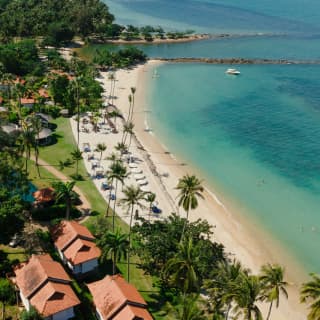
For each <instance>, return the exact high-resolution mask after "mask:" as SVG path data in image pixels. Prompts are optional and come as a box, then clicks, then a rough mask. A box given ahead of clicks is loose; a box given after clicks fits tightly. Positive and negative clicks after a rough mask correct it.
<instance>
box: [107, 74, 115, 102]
mask: <svg viewBox="0 0 320 320" xmlns="http://www.w3.org/2000/svg"><path fill="white" fill-rule="evenodd" d="M108 79H109V80H110V94H109V101H108V103H109V104H110V100H111V104H112V105H113V99H114V90H115V87H116V81H117V80H116V74H115V72H112V73H110V74H109V76H108Z"/></svg>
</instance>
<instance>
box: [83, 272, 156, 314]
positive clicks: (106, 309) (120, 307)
mask: <svg viewBox="0 0 320 320" xmlns="http://www.w3.org/2000/svg"><path fill="white" fill-rule="evenodd" d="M88 288H89V290H90V292H91V293H92V296H93V301H94V303H95V305H96V307H97V309H98V310H99V312H100V313H101V315H102V316H103V318H104V319H105V320H109V319H116V318H115V316H117V319H118V320H120V319H121V320H129V319H134V316H136V317H139V316H140V317H141V314H143V316H144V317H143V318H142V319H145V320H149V319H152V316H151V315H150V314H149V312H148V311H147V310H146V307H147V303H146V302H145V300H144V299H143V298H142V296H141V295H140V293H139V292H138V290H137V289H136V288H135V287H134V286H133V285H131V284H129V283H128V282H126V281H125V280H124V279H123V277H122V276H121V275H115V276H106V277H105V278H103V279H102V280H100V281H96V282H93V283H90V284H88ZM127 306H129V307H130V308H129V309H126V310H124V309H125V308H126V307H127ZM132 306H134V307H135V308H132ZM138 309H139V311H137V310H138ZM140 309H143V310H145V311H141V310H140ZM122 312H123V313H122ZM121 313H122V315H123V317H122V316H121ZM131 313H132V314H134V316H133V317H132V318H127V317H126V316H127V315H128V314H131Z"/></svg>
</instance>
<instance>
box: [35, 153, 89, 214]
mask: <svg viewBox="0 0 320 320" xmlns="http://www.w3.org/2000/svg"><path fill="white" fill-rule="evenodd" d="M31 160H32V161H36V158H35V157H34V156H32V157H31ZM38 163H39V165H40V166H43V167H45V168H46V170H48V171H49V172H50V173H52V174H53V175H54V176H55V177H57V178H58V179H60V180H62V181H71V179H70V178H68V177H67V176H65V175H64V174H63V173H62V172H60V171H59V170H57V169H56V168H54V167H53V166H52V165H50V164H49V163H47V162H45V161H44V160H42V159H38ZM73 190H74V191H75V192H76V193H77V194H78V195H79V197H80V200H81V202H82V204H81V205H80V206H77V208H78V209H79V210H81V211H84V210H88V209H90V208H91V205H90V202H89V201H88V200H87V198H86V197H85V195H84V194H83V192H82V191H81V190H80V189H79V188H78V187H77V186H74V188H73Z"/></svg>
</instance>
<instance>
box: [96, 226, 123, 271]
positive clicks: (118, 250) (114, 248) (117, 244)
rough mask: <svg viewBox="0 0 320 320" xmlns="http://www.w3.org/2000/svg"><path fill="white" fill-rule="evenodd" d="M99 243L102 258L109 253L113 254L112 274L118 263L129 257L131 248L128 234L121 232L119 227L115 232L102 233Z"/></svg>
mask: <svg viewBox="0 0 320 320" xmlns="http://www.w3.org/2000/svg"><path fill="white" fill-rule="evenodd" d="M98 245H99V246H101V248H102V251H103V253H102V256H101V258H102V259H105V258H106V257H108V256H109V255H111V256H112V274H115V273H116V263H117V262H118V261H120V260H121V259H125V258H127V252H128V248H129V241H128V235H127V234H124V233H121V230H120V229H119V228H118V229H117V230H116V231H115V232H107V233H105V234H103V235H102V237H101V238H100V239H99V241H98Z"/></svg>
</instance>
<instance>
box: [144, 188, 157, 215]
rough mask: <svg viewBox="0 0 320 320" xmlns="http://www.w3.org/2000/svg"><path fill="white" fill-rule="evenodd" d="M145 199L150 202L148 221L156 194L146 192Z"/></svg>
mask: <svg viewBox="0 0 320 320" xmlns="http://www.w3.org/2000/svg"><path fill="white" fill-rule="evenodd" d="M145 200H146V201H147V202H148V203H149V204H150V206H149V221H150V215H151V212H152V204H153V203H154V201H155V200H156V194H155V193H153V192H147V193H146V199H145Z"/></svg>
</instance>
